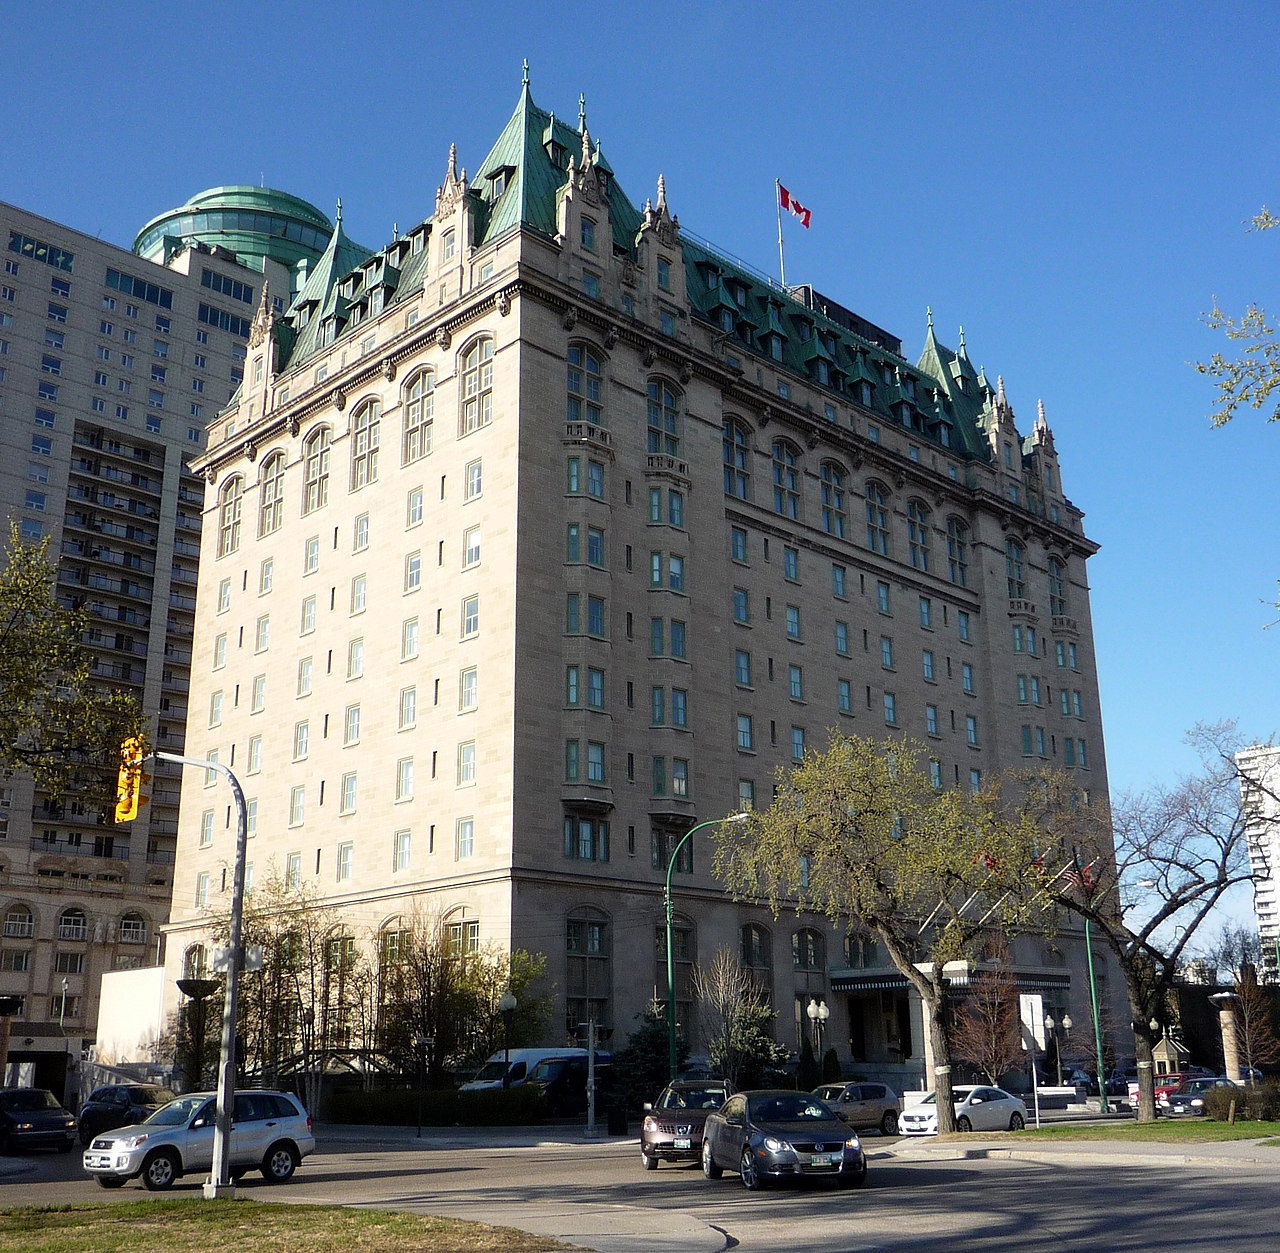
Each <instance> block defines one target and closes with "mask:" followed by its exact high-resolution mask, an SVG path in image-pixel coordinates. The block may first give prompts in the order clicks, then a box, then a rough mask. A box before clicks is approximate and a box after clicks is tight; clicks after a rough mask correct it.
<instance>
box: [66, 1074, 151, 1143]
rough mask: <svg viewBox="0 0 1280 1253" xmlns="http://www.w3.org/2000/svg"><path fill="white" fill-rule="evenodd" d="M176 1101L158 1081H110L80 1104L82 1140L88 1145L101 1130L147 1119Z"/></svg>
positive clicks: (128, 1125)
mask: <svg viewBox="0 0 1280 1253" xmlns="http://www.w3.org/2000/svg"><path fill="white" fill-rule="evenodd" d="M172 1100H173V1093H172V1092H170V1091H169V1089H168V1088H161V1087H157V1086H156V1085H155V1084H154V1083H109V1084H106V1085H104V1086H103V1087H101V1088H94V1090H93V1091H92V1092H91V1093H89V1099H88V1100H87V1101H86V1102H85V1103H84V1104H83V1105H82V1106H81V1107H80V1143H81V1144H88V1143H89V1141H90V1140H92V1139H93V1137H94V1136H96V1135H97V1134H98V1133H99V1132H100V1131H112V1130H114V1129H115V1128H116V1127H132V1126H133V1124H134V1123H138V1122H143V1121H145V1120H146V1119H148V1118H150V1117H151V1115H152V1114H154V1113H155V1112H156V1110H158V1109H159V1108H160V1107H161V1106H162V1105H168V1104H169V1102H170V1101H172Z"/></svg>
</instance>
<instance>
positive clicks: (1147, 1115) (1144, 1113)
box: [1125, 969, 1159, 1122]
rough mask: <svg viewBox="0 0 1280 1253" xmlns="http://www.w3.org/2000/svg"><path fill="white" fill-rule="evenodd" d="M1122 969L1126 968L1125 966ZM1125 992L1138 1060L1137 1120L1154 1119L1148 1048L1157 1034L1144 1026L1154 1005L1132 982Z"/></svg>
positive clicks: (1153, 1080) (1152, 1066) (1152, 1065)
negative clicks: (1131, 1019)
mask: <svg viewBox="0 0 1280 1253" xmlns="http://www.w3.org/2000/svg"><path fill="white" fill-rule="evenodd" d="M1125 973H1126V974H1128V973H1129V971H1128V970H1127V969H1126V971H1125ZM1128 992H1129V1011H1130V1013H1131V1014H1132V1015H1133V1051H1134V1056H1135V1057H1136V1058H1137V1061H1138V1121H1139V1122H1155V1120H1156V1077H1155V1061H1154V1059H1153V1058H1152V1054H1151V1050H1152V1049H1153V1048H1154V1047H1155V1042H1156V1040H1158V1039H1159V1036H1157V1035H1154V1034H1152V1031H1151V1028H1150V1027H1149V1026H1148V1023H1149V1022H1150V1021H1151V1020H1152V1019H1153V1018H1154V1017H1155V1014H1154V1007H1153V1006H1152V1005H1151V1004H1150V1003H1149V1001H1150V998H1149V997H1144V996H1143V995H1142V993H1141V990H1140V989H1138V990H1135V989H1134V987H1133V986H1132V984H1130V985H1129V987H1128Z"/></svg>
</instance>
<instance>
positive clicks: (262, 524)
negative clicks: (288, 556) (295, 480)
mask: <svg viewBox="0 0 1280 1253" xmlns="http://www.w3.org/2000/svg"><path fill="white" fill-rule="evenodd" d="M284 462H285V458H284V453H282V452H273V453H272V454H271V455H270V456H269V457H268V458H267V459H266V460H265V461H263V463H262V470H261V472H260V473H259V476H258V538H259V539H261V538H262V536H264V535H270V534H271V532H272V531H278V530H279V529H280V526H281V524H282V523H283V522H284Z"/></svg>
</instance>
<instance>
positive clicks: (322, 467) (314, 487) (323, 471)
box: [302, 426, 330, 514]
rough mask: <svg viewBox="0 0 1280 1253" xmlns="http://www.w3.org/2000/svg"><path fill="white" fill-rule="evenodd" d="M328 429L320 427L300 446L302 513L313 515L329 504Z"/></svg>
mask: <svg viewBox="0 0 1280 1253" xmlns="http://www.w3.org/2000/svg"><path fill="white" fill-rule="evenodd" d="M329 441H330V435H329V428H328V427H327V426H322V427H320V428H318V429H317V430H314V431H312V432H311V434H310V435H308V436H307V438H306V442H305V443H304V444H303V445H302V480H303V493H302V512H303V513H304V514H308V513H314V512H315V511H316V510H317V509H323V508H324V506H325V505H327V504H328V503H329Z"/></svg>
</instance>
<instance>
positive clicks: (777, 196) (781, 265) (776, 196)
mask: <svg viewBox="0 0 1280 1253" xmlns="http://www.w3.org/2000/svg"><path fill="white" fill-rule="evenodd" d="M773 200H774V203H775V204H776V205H777V208H778V271H779V273H780V275H781V277H782V290H783V291H786V289H787V261H786V258H785V257H784V256H783V253H782V181H781V180H780V179H776V178H775V179H774V180H773Z"/></svg>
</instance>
